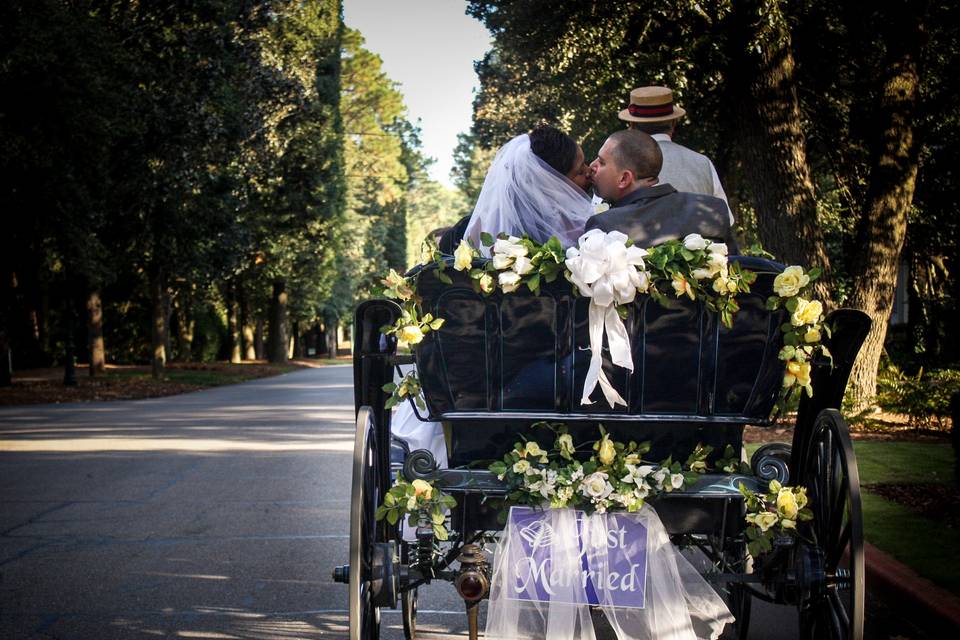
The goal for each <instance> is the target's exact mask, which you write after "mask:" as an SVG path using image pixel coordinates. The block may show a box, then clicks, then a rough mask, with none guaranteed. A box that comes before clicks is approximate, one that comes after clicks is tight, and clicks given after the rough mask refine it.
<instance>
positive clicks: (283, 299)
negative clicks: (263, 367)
mask: <svg viewBox="0 0 960 640" xmlns="http://www.w3.org/2000/svg"><path fill="white" fill-rule="evenodd" d="M286 287H287V283H286V282H285V281H283V280H274V282H273V295H272V296H271V297H270V334H269V341H268V345H267V358H268V359H269V360H270V362H273V363H276V364H284V363H286V362H287V349H288V346H287V289H286Z"/></svg>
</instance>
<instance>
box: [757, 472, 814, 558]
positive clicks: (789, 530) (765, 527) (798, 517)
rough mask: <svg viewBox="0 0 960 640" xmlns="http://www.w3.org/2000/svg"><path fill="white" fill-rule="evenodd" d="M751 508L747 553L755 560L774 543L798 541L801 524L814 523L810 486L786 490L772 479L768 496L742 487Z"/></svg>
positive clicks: (768, 550)
mask: <svg viewBox="0 0 960 640" xmlns="http://www.w3.org/2000/svg"><path fill="white" fill-rule="evenodd" d="M740 493H741V494H743V497H744V500H745V502H746V506H747V515H746V516H745V517H744V519H745V520H746V522H747V528H746V535H747V550H748V551H749V552H750V555H752V556H753V557H754V558H757V557H760V556H761V555H763V554H765V553H769V552H770V551H772V550H773V546H774V541H775V540H777V539H778V538H787V539H789V540H790V541H793V540H794V539H796V538H797V522H798V521H804V522H806V521H810V520H813V512H812V511H811V510H810V509H808V508H807V488H806V487H785V486H783V485H781V484H780V483H779V482H778V481H776V480H771V481H770V484H769V485H768V487H767V493H766V494H758V493H754V492H753V491H751V490H749V489H747V488H746V487H745V486H743V483H741V484H740Z"/></svg>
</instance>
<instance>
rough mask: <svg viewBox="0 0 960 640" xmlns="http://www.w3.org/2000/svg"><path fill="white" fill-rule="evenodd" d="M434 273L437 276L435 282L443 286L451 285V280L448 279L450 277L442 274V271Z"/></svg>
mask: <svg viewBox="0 0 960 640" xmlns="http://www.w3.org/2000/svg"><path fill="white" fill-rule="evenodd" d="M434 273H436V274H437V280H439V281H440V282H442V283H443V284H453V280H451V279H450V276H448V275H447V274H445V273H443V272H442V271H435V272H434Z"/></svg>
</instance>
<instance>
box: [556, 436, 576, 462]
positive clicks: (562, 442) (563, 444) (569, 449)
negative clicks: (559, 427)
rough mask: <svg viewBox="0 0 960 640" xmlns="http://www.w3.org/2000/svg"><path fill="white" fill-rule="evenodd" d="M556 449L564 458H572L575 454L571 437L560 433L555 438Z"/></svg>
mask: <svg viewBox="0 0 960 640" xmlns="http://www.w3.org/2000/svg"><path fill="white" fill-rule="evenodd" d="M556 447H557V449H559V450H560V454H561V455H564V456H567V457H569V456H572V455H573V454H574V453H575V449H574V446H573V436H571V435H570V434H569V433H562V434H560V435H559V436H557V444H556Z"/></svg>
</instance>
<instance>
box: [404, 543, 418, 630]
mask: <svg viewBox="0 0 960 640" xmlns="http://www.w3.org/2000/svg"><path fill="white" fill-rule="evenodd" d="M400 564H401V565H403V566H408V565H409V564H410V543H408V542H401V543H400ZM400 612H401V614H402V617H403V637H404V638H406V640H414V639H415V638H416V637H417V588H416V587H414V588H413V589H409V590H407V591H404V592H403V593H401V594H400Z"/></svg>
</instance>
